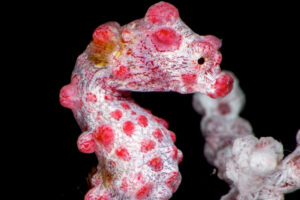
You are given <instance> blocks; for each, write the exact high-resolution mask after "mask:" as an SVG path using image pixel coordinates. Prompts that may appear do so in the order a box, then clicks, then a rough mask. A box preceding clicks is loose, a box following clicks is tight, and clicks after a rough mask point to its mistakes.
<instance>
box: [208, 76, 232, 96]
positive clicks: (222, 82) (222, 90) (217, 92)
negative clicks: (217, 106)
mask: <svg viewBox="0 0 300 200" xmlns="http://www.w3.org/2000/svg"><path fill="white" fill-rule="evenodd" d="M232 86H233V78H232V76H230V75H229V74H226V73H223V74H222V75H220V76H219V77H218V78H217V80H216V82H215V84H214V85H213V89H214V90H213V92H208V93H207V95H208V96H210V97H211V98H220V97H224V96H226V95H227V94H228V93H229V92H230V91H231V89H232Z"/></svg>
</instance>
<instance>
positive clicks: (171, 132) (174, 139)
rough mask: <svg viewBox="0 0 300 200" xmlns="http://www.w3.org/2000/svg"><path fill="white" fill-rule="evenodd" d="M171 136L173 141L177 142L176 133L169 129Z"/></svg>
mask: <svg viewBox="0 0 300 200" xmlns="http://www.w3.org/2000/svg"><path fill="white" fill-rule="evenodd" d="M169 134H170V137H171V139H172V141H173V142H174V143H175V142H176V135H175V133H174V132H173V131H169Z"/></svg>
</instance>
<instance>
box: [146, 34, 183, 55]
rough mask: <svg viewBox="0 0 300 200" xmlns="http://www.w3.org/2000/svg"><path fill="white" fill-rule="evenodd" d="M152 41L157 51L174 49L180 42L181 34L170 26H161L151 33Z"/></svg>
mask: <svg viewBox="0 0 300 200" xmlns="http://www.w3.org/2000/svg"><path fill="white" fill-rule="evenodd" d="M151 41H152V43H153V44H154V46H155V48H156V50H157V51H160V52H165V51H175V50H177V49H179V47H180V44H181V35H180V34H178V33H177V32H176V31H175V30H174V29H172V28H162V29H159V30H157V31H156V32H154V33H153V35H152V39H151Z"/></svg>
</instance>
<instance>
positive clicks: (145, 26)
mask: <svg viewBox="0 0 300 200" xmlns="http://www.w3.org/2000/svg"><path fill="white" fill-rule="evenodd" d="M220 46H221V42H220V40H218V39H217V38H216V37H214V36H200V35H197V34H195V33H194V32H193V31H192V30H190V29H189V28H188V27H187V26H186V25H185V24H184V23H183V22H182V21H181V20H180V18H179V14H178V10H177V9H176V8H175V7H174V6H172V5H171V4H169V3H165V2H160V3H157V4H155V5H153V6H151V7H150V8H149V10H148V11H147V13H146V16H145V18H142V19H139V20H136V21H133V22H131V23H129V24H127V25H124V26H122V27H120V26H119V24H118V23H116V22H108V23H106V24H104V25H101V26H99V27H98V28H97V29H96V30H95V32H94V34H93V41H92V42H91V43H90V44H89V46H88V47H87V49H86V50H85V51H84V52H83V53H82V54H81V55H80V56H79V57H78V59H77V62H76V66H75V69H74V71H73V74H72V80H71V83H70V84H69V85H67V86H64V87H63V88H62V89H61V92H60V102H61V104H62V105H63V106H65V107H67V108H70V109H71V110H72V111H73V113H74V116H75V118H76V120H77V122H78V124H79V125H80V128H81V129H82V131H83V133H82V134H81V135H80V136H79V138H78V142H77V144H78V148H79V150H80V151H81V152H84V153H93V152H95V153H96V155H97V158H98V160H99V164H98V167H97V168H98V171H97V173H96V174H94V176H93V178H92V180H91V182H92V184H93V188H92V189H91V190H90V191H89V192H88V193H87V194H86V196H85V200H100V199H105V200H106V199H116V200H117V199H149V200H150V199H151V200H156V199H162V200H166V199H169V198H170V197H171V196H172V194H173V193H174V192H175V191H176V190H177V188H178V186H179V184H180V181H181V175H180V173H179V171H178V163H179V162H180V161H181V160H182V153H181V151H180V150H179V149H177V148H176V146H175V145H174V142H175V140H176V136H175V134H174V133H173V132H172V131H169V130H168V129H167V128H168V124H167V122H166V121H165V120H163V119H160V118H158V117H156V116H153V115H152V114H151V112H149V111H148V110H146V109H143V108H141V107H140V106H138V105H137V104H135V102H134V101H133V100H132V99H131V97H130V91H176V92H180V93H191V92H202V93H205V94H208V95H210V96H212V97H215V98H216V97H222V96H224V95H226V94H227V93H228V92H229V91H230V90H231V87H232V78H231V76H230V75H228V74H226V73H223V72H221V71H220V68H219V64H220V62H221V54H220V52H219V51H218V49H219V48H220ZM201 57H203V58H204V63H200V64H198V59H199V58H201Z"/></svg>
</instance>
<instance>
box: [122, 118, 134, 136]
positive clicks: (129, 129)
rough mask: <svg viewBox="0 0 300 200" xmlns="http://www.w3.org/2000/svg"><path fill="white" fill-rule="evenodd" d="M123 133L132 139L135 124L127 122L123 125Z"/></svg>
mask: <svg viewBox="0 0 300 200" xmlns="http://www.w3.org/2000/svg"><path fill="white" fill-rule="evenodd" d="M123 131H124V133H125V134H126V135H128V136H129V137H131V135H132V134H133V131H134V124H133V123H132V122H131V121H126V122H124V124H123Z"/></svg>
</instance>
